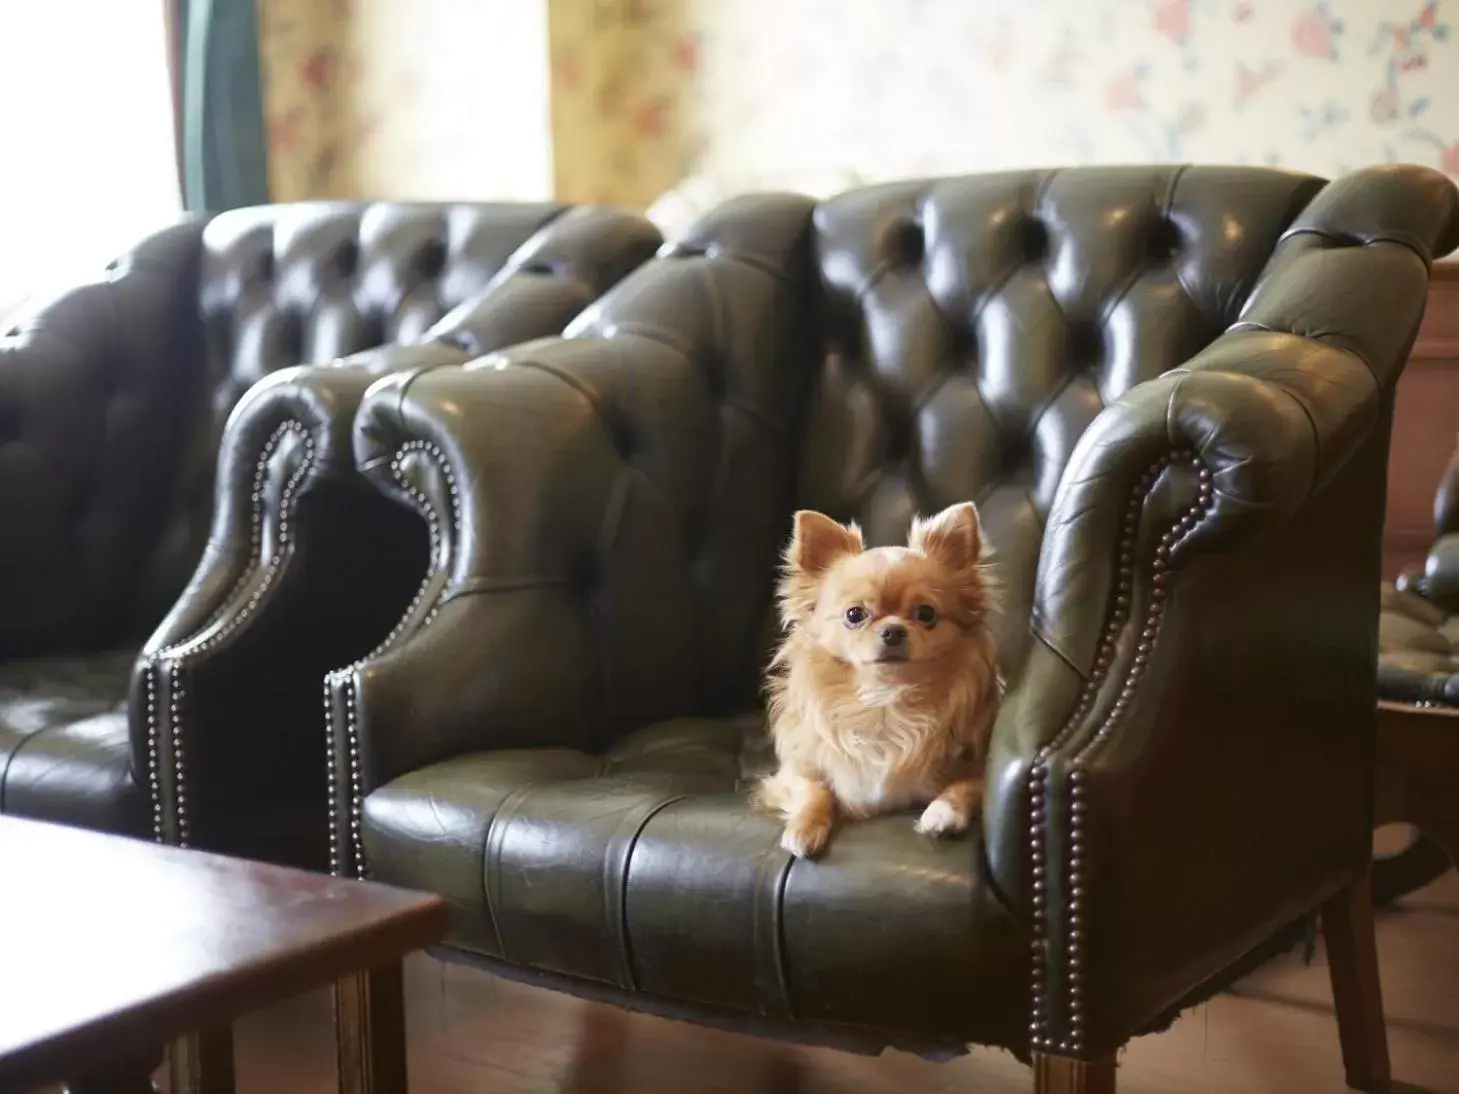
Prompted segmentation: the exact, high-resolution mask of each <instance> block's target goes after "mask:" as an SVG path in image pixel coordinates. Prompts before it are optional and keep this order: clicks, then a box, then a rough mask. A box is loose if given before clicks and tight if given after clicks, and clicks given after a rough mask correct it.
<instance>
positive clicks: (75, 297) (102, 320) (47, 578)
mask: <svg viewBox="0 0 1459 1094" xmlns="http://www.w3.org/2000/svg"><path fill="white" fill-rule="evenodd" d="M579 212H581V211H580V210H574V209H572V208H571V207H568V206H563V205H558V204H551V203H474V204H386V203H381V204H357V203H333V202H319V203H301V204H294V205H271V206H261V207H257V208H250V209H240V210H234V211H231V212H227V213H223V214H220V215H217V216H215V217H212V218H211V219H203V218H190V219H188V220H187V221H185V222H184V223H182V224H180V225H177V226H174V227H172V228H169V229H167V230H165V231H163V232H160V233H158V234H156V235H154V236H152V237H150V238H149V239H147V240H144V241H143V242H142V243H141V244H139V245H138V246H137V247H136V248H135V249H133V250H132V251H131V252H129V253H128V254H126V255H123V256H122V257H121V258H119V259H118V260H117V261H116V262H114V263H112V264H111V265H110V266H109V267H108V270H107V274H106V276H105V277H104V278H103V279H100V280H98V281H97V282H96V283H95V284H93V285H88V286H83V287H81V288H77V289H74V290H71V291H70V292H68V293H66V294H64V295H62V296H61V297H59V298H58V299H56V300H55V301H53V302H52V303H51V304H49V305H48V306H46V307H44V308H42V309H41V310H40V312H39V313H38V314H37V316H36V317H34V318H33V319H32V320H31V321H30V322H29V323H28V324H27V329H26V330H24V331H22V332H21V334H20V335H19V337H18V341H17V346H18V349H19V351H20V352H21V353H23V354H26V355H27V356H28V358H29V361H27V362H21V361H19V360H18V359H17V363H16V364H15V366H14V369H13V373H12V375H10V376H7V375H5V374H4V370H5V368H6V366H7V362H6V361H5V360H4V359H3V357H0V418H3V410H4V407H5V405H6V403H7V401H21V402H31V403H34V404H35V405H34V406H33V407H30V408H29V409H27V408H25V407H22V408H21V410H20V411H18V412H17V413H18V414H22V415H24V414H27V413H28V415H29V417H30V418H31V421H30V422H29V423H28V432H30V433H31V434H32V435H33V437H35V438H36V440H37V441H38V444H37V447H39V448H41V449H44V451H43V452H37V453H35V455H36V456H37V460H36V461H32V462H38V463H39V464H40V465H41V467H42V470H43V472H44V473H43V474H42V475H41V476H40V477H39V478H36V479H35V480H34V481H33V482H32V483H31V484H30V485H29V486H26V485H25V484H24V483H20V482H18V483H16V484H12V485H13V486H14V490H11V489H10V488H9V487H7V485H6V482H5V481H4V480H5V477H6V468H5V467H4V462H5V461H4V458H3V457H4V453H3V451H0V500H3V499H4V498H5V497H6V496H7V495H8V494H9V493H12V492H17V491H18V493H17V497H19V496H20V494H24V495H25V498H26V499H27V500H29V501H31V502H33V504H34V507H37V515H38V519H39V521H40V522H41V523H42V524H43V525H44V526H45V527H43V528H41V529H39V530H38V531H39V533H40V534H38V535H37V536H35V537H34V538H33V540H32V541H31V548H33V549H26V550H23V551H11V552H8V554H11V555H15V557H14V558H13V559H10V558H8V557H7V552H5V551H4V549H0V564H8V565H12V566H13V570H12V572H13V573H14V574H15V575H17V578H16V581H15V582H14V583H13V584H15V586H16V589H17V595H16V596H11V595H10V589H9V586H10V585H11V584H12V583H11V582H9V581H4V579H0V581H4V586H3V589H4V592H5V600H6V602H5V604H4V609H5V612H7V613H8V612H10V611H11V608H12V604H11V603H10V602H11V601H16V607H17V608H18V609H20V614H21V615H23V616H28V617H29V619H28V620H20V621H18V622H17V623H16V624H15V626H14V627H13V632H12V631H11V630H10V629H8V628H6V627H5V625H4V624H0V648H8V649H9V650H10V651H11V652H12V653H13V652H40V651H41V650H43V649H47V648H62V647H71V648H90V647H94V646H95V645H97V644H99V643H105V642H108V641H113V640H116V639H117V638H120V637H123V636H127V637H135V636H137V635H140V634H145V632H146V631H147V630H148V629H150V628H151V627H152V626H154V625H155V624H156V622H157V620H158V619H160V618H161V616H162V614H163V613H165V612H166V610H167V609H168V608H169V607H170V606H171V604H172V602H173V600H174V599H175V598H176V596H177V595H178V593H179V592H180V591H181V589H182V587H183V585H184V584H185V582H186V580H187V578H188V577H189V576H190V574H191V573H192V570H193V568H194V566H195V565H196V563H197V560H198V558H199V556H200V554H201V551H202V547H203V544H204V542H205V540H206V537H207V532H208V526H209V520H210V515H211V508H212V493H213V476H214V468H215V465H216V456H217V446H218V443H219V440H220V437H221V435H222V430H223V426H224V423H225V422H226V420H227V417H228V414H229V413H230V412H231V410H232V409H233V407H234V405H235V404H236V403H237V402H238V400H239V399H240V398H241V396H242V395H243V393H244V392H245V391H246V390H247V389H248V388H249V387H250V386H251V385H252V384H253V383H255V382H257V381H258V380H260V379H262V378H263V377H264V376H266V375H268V374H269V373H271V372H274V371H276V370H278V369H281V368H286V367H289V366H293V365H298V364H323V363H327V362H329V361H332V360H335V359H337V358H339V357H342V356H345V355H348V354H351V353H356V352H358V351H361V350H365V349H369V348H372V347H374V346H377V345H381V344H383V343H386V342H391V341H406V342H413V341H421V340H426V339H429V338H433V337H449V336H450V332H449V330H447V328H449V327H450V322H449V320H450V318H451V317H452V316H453V315H454V314H456V312H457V310H458V309H459V310H461V311H469V309H470V306H471V301H472V299H473V297H475V296H477V295H479V294H480V293H482V292H483V290H486V289H488V288H489V287H491V286H493V285H494V284H495V283H497V282H498V281H500V280H502V279H503V278H505V277H506V276H507V275H509V274H514V273H517V272H524V273H533V272H535V273H557V272H565V273H567V275H568V276H578V277H580V278H581V277H583V273H582V270H580V269H573V270H570V271H558V270H557V269H556V268H555V266H556V265H557V264H560V263H556V264H553V263H549V264H548V265H551V266H552V268H546V269H540V270H539V269H537V268H536V266H534V262H536V261H537V259H538V256H539V255H556V254H558V252H559V251H561V250H562V248H561V247H560V246H558V244H560V243H562V240H560V239H558V238H556V237H557V236H559V235H561V234H562V233H563V232H567V233H569V234H570V233H571V232H572V231H573V224H574V219H573V218H574V216H575V215H577V214H578V213H579ZM613 215H614V216H619V214H613ZM621 219H622V220H623V222H624V224H625V225H626V226H627V229H628V230H627V231H626V232H625V233H624V234H622V235H621V237H613V236H612V235H611V233H608V234H605V233H603V232H602V231H598V232H597V233H596V234H595V235H594V237H593V238H594V241H595V242H594V246H595V247H596V248H597V251H598V252H599V253H597V254H595V255H594V256H593V257H594V261H595V265H593V266H592V272H591V275H590V276H588V277H587V278H586V280H589V281H596V282H598V284H597V285H596V286H595V288H598V289H601V287H603V286H604V285H606V284H611V283H612V282H613V281H615V280H617V278H618V277H621V276H622V275H623V274H624V273H626V272H627V271H628V270H629V269H632V267H633V266H635V265H637V264H638V263H639V262H641V261H643V260H644V259H645V258H647V257H649V256H650V255H651V254H652V252H653V250H654V248H655V247H656V246H657V244H658V243H659V242H660V240H659V236H658V233H657V231H656V230H655V229H653V228H652V226H651V225H648V223H647V222H646V221H643V220H642V219H641V218H638V217H635V216H632V215H630V214H621ZM544 241H546V242H544ZM544 261H545V260H544ZM443 319H446V320H447V322H444V323H443V322H441V321H442V320H443ZM465 325H467V326H469V316H466V317H465ZM534 333H545V332H534ZM22 373H24V374H25V375H24V376H22ZM31 373H34V375H30V374H31ZM8 385H14V386H16V387H17V388H19V389H20V390H21V392H22V394H21V395H15V396H14V397H13V398H9V399H8V398H7V396H6V394H5V392H6V389H7V386H8ZM47 387H53V391H52V393H51V394H50V395H47V394H46V391H45V389H46V388H47ZM37 388H38V390H37ZM26 390H30V391H31V392H32V394H34V396H35V397H34V398H33V399H28V398H27V397H26V396H25V395H24V394H23V393H24V391H26ZM0 441H3V438H0ZM16 477H17V479H18V478H19V477H20V471H19V469H17V475H16ZM32 494H33V495H35V497H34V498H31V495H32ZM22 556H23V557H22ZM19 575H27V576H26V580H24V581H22V580H21V578H20V576H19ZM23 586H24V587H28V588H29V589H30V590H31V591H32V592H33V593H34V601H35V602H34V603H33V604H29V603H21V602H20V601H21V600H22V599H24V598H26V597H28V596H29V595H30V594H28V593H26V592H25V589H24V588H23Z"/></svg>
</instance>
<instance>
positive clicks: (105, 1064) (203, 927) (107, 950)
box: [0, 817, 446, 1094]
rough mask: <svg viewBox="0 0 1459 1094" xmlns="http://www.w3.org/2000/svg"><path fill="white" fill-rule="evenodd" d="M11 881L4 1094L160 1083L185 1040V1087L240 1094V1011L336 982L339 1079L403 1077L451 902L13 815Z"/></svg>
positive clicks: (3, 997) (361, 1081) (1, 882)
mask: <svg viewBox="0 0 1459 1094" xmlns="http://www.w3.org/2000/svg"><path fill="white" fill-rule="evenodd" d="M0 892H3V894H4V895H3V896H0V946H3V952H0V1091H7V1092H8V1091H11V1090H20V1091H24V1090H28V1089H30V1088H32V1087H36V1086H41V1085H44V1084H47V1083H56V1082H65V1083H68V1084H70V1089H72V1090H73V1091H76V1092H81V1091H86V1092H90V1091H108V1092H122V1091H128V1092H130V1091H150V1090H151V1089H152V1085H151V1079H150V1073H151V1071H152V1070H153V1069H154V1068H155V1066H156V1065H157V1064H159V1063H161V1062H162V1059H163V1055H164V1052H166V1051H167V1050H168V1048H169V1047H170V1048H171V1056H172V1059H171V1064H172V1076H173V1091H174V1094H181V1092H182V1091H183V1090H194V1091H198V1092H199V1094H228V1092H231V1091H232V1090H233V1041H232V1033H231V1026H232V1023H233V1021H234V1019H236V1018H238V1017H240V1016H241V1015H243V1014H245V1013H247V1012H249V1011H251V1010H256V1009H258V1008H260V1007H263V1006H265V1005H267V1004H269V1003H273V1002H276V1001H278V1000H282V999H285V998H288V997H290V996H293V995H298V994H299V993H301V992H304V991H308V990H309V989H311V988H316V987H320V986H322V985H326V984H331V983H334V984H336V996H335V998H336V1027H337V1042H338V1045H337V1049H338V1058H339V1074H340V1088H341V1089H342V1090H347V1091H350V1092H358V1094H374V1092H378V1094H403V1092H404V1091H405V1089H406V1080H405V1023H404V997H403V990H402V982H401V959H402V958H403V957H404V956H405V955H406V954H408V953H411V952H412V951H415V950H418V949H422V948H424V947H426V946H429V945H431V944H433V943H435V942H438V941H439V940H440V939H441V937H442V936H443V935H444V934H445V931H446V910H445V907H444V905H443V904H442V902H441V900H440V898H439V897H436V896H428V895H425V894H420V893H410V892H405V891H403V890H399V889H392V888H387V887H385V886H383V885H374V884H369V883H366V882H357V881H347V880H343V879H340V878H332V877H327V876H324V875H318V874H309V873H305V872H303V871H299V870H288V869H284V868H282V867H276V866H265V865H261V864H258V863H252V862H243V861H240V860H237V859H228V858H223V857H221V856H218V855H210V854H204V853H202V852H199V851H184V850H180V849H178V848H174V847H163V846H159V845H157V844H152V843H144V842H141V841H139V840H130V839H123V838H121V837H117V836H105V835H99V834H96V833H93V832H85V831H82V830H80V829H75V828H63V827H59V826H56V825H50V824H40V823H37V822H35V821H26V820H18V819H14V818H9V817H0ZM280 1094H284V1092H282V1091H281V1092H280Z"/></svg>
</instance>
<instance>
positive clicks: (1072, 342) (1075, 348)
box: [1069, 323, 1104, 368]
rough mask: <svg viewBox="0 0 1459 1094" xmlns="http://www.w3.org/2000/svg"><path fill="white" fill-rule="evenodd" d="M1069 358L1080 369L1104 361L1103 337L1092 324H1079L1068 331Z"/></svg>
mask: <svg viewBox="0 0 1459 1094" xmlns="http://www.w3.org/2000/svg"><path fill="white" fill-rule="evenodd" d="M1069 357H1070V361H1071V363H1072V364H1074V365H1075V366H1077V367H1080V368H1090V367H1092V366H1095V365H1098V364H1099V363H1100V362H1101V361H1102V360H1103V359H1104V335H1103V333H1102V332H1101V331H1100V329H1099V327H1097V326H1095V325H1094V324H1092V323H1080V324H1076V325H1075V326H1073V327H1072V328H1071V329H1070V331H1069Z"/></svg>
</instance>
